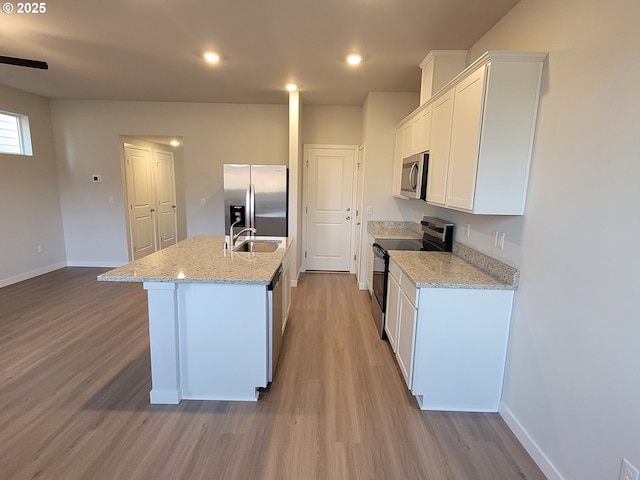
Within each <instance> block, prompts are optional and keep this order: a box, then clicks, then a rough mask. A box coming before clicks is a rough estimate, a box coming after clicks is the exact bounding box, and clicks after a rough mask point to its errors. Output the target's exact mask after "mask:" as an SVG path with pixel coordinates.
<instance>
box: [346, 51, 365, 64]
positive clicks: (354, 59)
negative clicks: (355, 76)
mask: <svg viewBox="0 0 640 480" xmlns="http://www.w3.org/2000/svg"><path fill="white" fill-rule="evenodd" d="M347 62H348V63H349V64H351V65H358V64H359V63H360V62H362V56H361V55H358V54H357V53H352V54H351V55H348V56H347Z"/></svg>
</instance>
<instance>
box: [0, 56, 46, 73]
mask: <svg viewBox="0 0 640 480" xmlns="http://www.w3.org/2000/svg"><path fill="white" fill-rule="evenodd" d="M0 63H6V64H9V65H17V66H19V67H29V68H39V69H41V70H48V69H49V65H48V64H47V62H41V61H39V60H28V59H26V58H15V57H3V56H2V55H0Z"/></svg>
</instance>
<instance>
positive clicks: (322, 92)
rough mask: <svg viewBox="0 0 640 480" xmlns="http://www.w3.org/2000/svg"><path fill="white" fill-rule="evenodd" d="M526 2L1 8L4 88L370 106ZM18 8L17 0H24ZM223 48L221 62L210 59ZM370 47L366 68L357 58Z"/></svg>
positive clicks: (125, 0) (289, 0) (262, 0)
mask: <svg viewBox="0 0 640 480" xmlns="http://www.w3.org/2000/svg"><path fill="white" fill-rule="evenodd" d="M517 2H518V0H174V1H167V0H110V1H104V0H102V1H101V0H82V1H78V0H55V1H52V2H48V3H45V7H46V12H45V13H38V14H34V13H32V14H18V13H16V12H15V8H14V12H13V13H0V55H4V56H12V57H23V58H30V59H36V60H44V61H46V62H48V63H49V70H34V69H30V68H24V67H16V66H10V65H0V84H2V85H7V86H11V87H15V88H18V89H21V90H25V91H28V92H32V93H35V94H38V95H42V96H45V97H49V98H65V99H94V100H141V101H173V102H229V103H279V104H283V103H286V102H287V98H288V96H287V93H286V92H285V91H284V85H285V84H286V83H288V82H293V83H296V84H298V86H299V88H300V92H301V93H300V98H301V101H302V103H304V104H324V105H361V104H362V102H363V101H364V99H365V97H366V95H367V93H368V92H370V91H377V92H418V91H419V89H420V86H419V85H420V69H419V67H418V64H419V63H420V62H421V61H422V60H423V59H424V57H425V56H426V54H427V53H428V52H429V51H430V50H448V49H467V48H469V47H470V46H471V45H473V44H474V43H475V42H476V41H477V40H478V39H479V38H480V37H481V36H482V35H483V34H484V33H485V32H487V31H488V30H489V29H490V28H491V27H492V26H493V25H495V23H497V21H498V20H499V19H500V18H502V17H503V16H504V15H505V14H506V13H507V12H508V11H509V10H510V9H511V8H513V6H514V5H515V4H516V3H517ZM12 4H13V6H14V7H16V6H17V3H16V2H13V3H12ZM205 50H214V51H216V52H218V53H219V54H220V56H221V61H220V62H219V64H217V65H210V64H207V63H206V62H205V61H204V60H203V58H202V54H203V52H204V51H205ZM350 52H359V53H361V54H362V55H363V56H364V61H363V62H362V64H360V65H359V66H358V67H356V68H354V67H351V66H349V65H347V64H346V62H345V61H344V59H345V56H346V55H347V54H348V53H350Z"/></svg>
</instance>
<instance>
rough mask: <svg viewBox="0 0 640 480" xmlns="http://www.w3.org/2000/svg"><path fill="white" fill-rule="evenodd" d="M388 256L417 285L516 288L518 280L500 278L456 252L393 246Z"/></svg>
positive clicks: (497, 288)
mask: <svg viewBox="0 0 640 480" xmlns="http://www.w3.org/2000/svg"><path fill="white" fill-rule="evenodd" d="M389 256H390V257H391V258H392V259H393V260H394V261H395V262H396V264H397V265H398V266H399V267H400V269H401V270H402V271H403V272H404V273H405V274H406V275H407V276H408V277H409V278H410V279H411V281H413V283H415V285H416V287H418V288H420V287H439V288H476V289H492V290H515V289H516V288H517V283H514V282H511V283H509V282H505V281H502V280H499V279H497V278H495V277H493V276H491V275H489V274H488V273H485V272H484V271H482V270H480V269H479V268H477V267H475V266H474V265H472V264H471V263H469V262H467V261H466V260H464V259H462V258H460V257H458V256H456V255H454V254H453V253H445V252H414V251H400V250H390V251H389ZM516 280H517V278H516Z"/></svg>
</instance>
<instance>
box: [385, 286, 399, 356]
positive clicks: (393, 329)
mask: <svg viewBox="0 0 640 480" xmlns="http://www.w3.org/2000/svg"><path fill="white" fill-rule="evenodd" d="M388 281H389V284H388V285H387V313H386V318H385V324H384V331H385V332H387V338H388V339H389V343H390V344H391V348H392V350H393V351H394V352H396V351H397V341H396V339H397V333H398V313H399V310H398V309H399V305H400V285H398V282H397V281H396V279H395V278H393V276H391V275H389V280H388Z"/></svg>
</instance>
